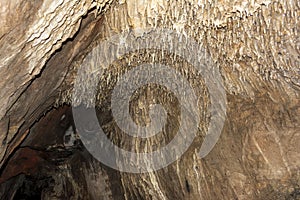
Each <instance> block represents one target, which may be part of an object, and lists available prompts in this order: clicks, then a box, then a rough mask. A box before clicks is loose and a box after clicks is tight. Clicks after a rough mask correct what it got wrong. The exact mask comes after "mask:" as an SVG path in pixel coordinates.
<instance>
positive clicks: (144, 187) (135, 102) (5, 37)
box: [0, 0, 300, 199]
mask: <svg viewBox="0 0 300 200" xmlns="http://www.w3.org/2000/svg"><path fill="white" fill-rule="evenodd" d="M0 5H1V8H2V9H1V10H2V11H1V12H0V16H1V21H0V23H1V29H0V63H1V64H0V76H1V80H0V88H1V90H0V99H1V100H0V110H1V112H0V130H1V133H0V142H1V143H0V144H1V145H0V167H1V171H0V172H1V177H0V184H1V185H0V195H2V196H1V198H2V199H9V198H11V199H13V198H14V197H15V199H18V198H21V197H22V198H31V199H32V197H37V198H40V197H42V198H43V199H55V198H56V199H62V198H67V199H70V198H71V199H298V198H300V178H299V177H300V174H299V172H300V145H299V144H298V143H299V141H300V97H299V95H300V68H299V66H300V65H299V51H300V50H299V46H300V45H299V44H300V41H299V27H300V26H299V20H298V18H299V12H300V11H299V6H300V5H299V3H298V2H297V1H283V0H280V1H272V2H271V1H256V2H255V3H254V2H253V1H241V0H239V1H238V0H237V1H222V2H216V1H206V0H203V1H141V0H136V1H134V0H128V1H100V0H99V1H80V2H78V1H63V0H62V1H39V2H35V1H31V2H25V1H24V2H23V1H5V0H2V1H0ZM145 28H151V29H158V28H165V29H169V30H174V31H176V32H178V33H180V34H181V35H183V36H184V37H183V38H182V44H180V45H182V46H183V47H184V48H187V49H189V48H190V47H189V46H188V45H187V44H188V43H187V42H186V38H192V39H193V40H195V41H196V42H197V43H198V44H200V46H201V47H202V48H203V49H204V50H205V51H206V52H208V53H209V55H210V57H211V61H212V62H213V63H214V65H215V66H216V68H217V69H218V71H219V73H220V74H221V76H222V81H223V83H224V88H225V91H226V97H227V98H226V99H227V101H226V102H227V103H226V105H227V107H226V118H225V121H224V126H223V130H222V134H221V136H220V138H219V140H218V142H217V144H216V145H215V147H214V148H213V150H212V151H211V152H210V153H209V154H208V156H206V157H205V158H203V159H199V157H198V152H199V149H200V146H201V144H202V143H203V138H204V136H205V133H206V130H207V127H208V123H209V119H210V114H209V113H207V108H208V107H209V105H210V104H211V102H210V101H209V100H210V96H209V94H208V93H209V91H208V90H209V89H207V87H206V85H205V84H206V82H205V81H204V78H203V77H201V74H200V75H199V73H196V71H195V70H193V67H195V66H191V65H190V64H189V63H187V62H186V61H184V59H183V58H180V57H176V56H174V55H173V54H168V53H167V52H163V51H162V50H160V49H156V50H153V49H146V50H140V51H136V52H130V53H129V54H126V55H124V56H123V57H120V58H119V59H118V60H116V61H114V62H113V64H112V65H111V66H102V65H101V66H100V67H102V69H104V73H103V74H102V76H101V77H100V82H99V85H97V87H98V90H99V91H98V94H97V103H96V104H97V114H98V118H99V121H100V124H101V127H102V128H103V130H104V131H105V132H106V134H107V135H108V136H109V137H110V138H111V139H112V140H114V142H115V143H116V144H119V145H123V148H125V149H126V148H127V149H131V150H132V149H135V150H147V148H149V149H153V148H157V146H159V145H164V144H166V143H168V142H169V141H170V140H171V139H172V137H174V136H175V134H176V131H177V129H178V127H179V126H180V123H179V122H178V121H179V116H180V109H179V100H178V99H177V98H176V96H175V95H174V94H172V93H171V92H169V91H168V90H167V89H166V88H164V87H159V86H157V85H150V86H149V87H143V88H140V89H139V90H138V91H137V93H136V94H135V95H133V97H132V99H131V102H130V108H129V112H130V114H131V117H132V118H133V120H134V121H135V123H136V124H138V125H145V124H147V123H149V106H151V104H153V103H161V104H162V105H163V106H164V107H165V109H166V110H167V112H168V120H167V124H166V126H165V129H164V131H162V133H161V134H160V136H157V137H154V138H151V139H149V140H148V141H147V142H144V143H143V142H141V141H139V140H131V139H130V138H128V137H127V136H126V135H125V134H124V133H122V130H120V129H119V128H118V126H117V125H116V123H115V121H114V116H112V113H111V107H110V103H111V102H110V97H111V93H112V91H113V89H114V87H115V85H116V83H117V81H118V80H119V78H120V77H122V75H124V74H126V72H128V70H130V69H133V68H134V67H136V66H138V65H139V64H140V63H153V62H160V63H163V64H166V65H169V66H171V67H172V68H173V69H175V70H177V71H179V72H180V73H181V74H183V75H184V76H185V77H186V80H188V82H189V83H190V84H191V85H192V86H193V88H196V89H195V90H196V94H197V95H198V96H200V97H201V98H200V101H199V108H196V109H197V113H198V114H199V116H200V117H201V121H200V124H199V129H198V133H197V137H196V138H195V140H194V142H193V143H192V145H191V146H190V148H189V149H188V150H187V151H186V153H185V154H183V155H182V156H181V157H180V158H179V159H178V160H177V161H175V162H173V163H172V164H170V165H169V166H168V167H166V168H163V169H160V170H158V171H155V172H149V173H145V174H130V173H124V172H118V171H116V170H113V169H110V168H109V167H107V166H104V165H103V164H101V163H100V162H98V161H97V160H96V159H95V158H93V157H92V156H91V155H90V154H89V152H88V151H87V150H86V149H85V147H84V146H83V145H82V143H81V142H80V140H79V139H78V136H77V134H76V133H74V132H73V129H76V124H74V123H73V120H72V114H71V108H70V107H68V106H67V105H70V104H71V100H72V89H73V85H74V80H75V79H76V72H77V71H78V69H80V67H81V63H82V61H83V60H84V59H85V58H86V55H90V54H89V53H90V52H91V51H92V50H93V49H94V48H95V47H97V45H99V43H101V42H103V41H104V40H105V39H107V38H111V37H112V36H113V35H115V34H120V33H122V31H124V30H126V31H128V30H136V29H145ZM135 33H136V36H137V38H139V37H141V36H143V37H147V34H148V35H149V34H151V33H150V32H148V33H147V32H146V33H144V35H139V33H138V32H135ZM155 42H157V40H156V41H155V40H154V41H153V43H155ZM172 42H174V41H168V42H166V43H172ZM102 51H103V52H105V53H104V54H103V55H102V54H101V55H100V56H103V57H104V58H107V59H108V58H109V56H111V55H112V53H114V52H112V51H111V49H109V48H105V47H104V48H103V49H102ZM189 51H190V54H191V55H193V54H194V52H193V50H189ZM97 59H98V58H97V56H91V57H90V62H96V61H97ZM196 59H197V58H196ZM202 64H205V63H202ZM206 64H207V63H206ZM209 67H210V66H209V65H208V68H209ZM86 73H87V74H89V73H92V72H91V71H90V70H89V69H88V70H86ZM212 77H213V76H212ZM89 81H91V82H93V78H91V79H86V80H84V81H83V82H82V84H85V85H89V83H90V82H89ZM78 99H79V100H78ZM78 99H77V100H78V101H79V102H82V103H86V102H88V101H89V100H90V99H85V98H84V97H80V98H78ZM66 104H67V105H66ZM54 106H55V107H59V108H58V109H54V108H53V107H54ZM70 127H71V128H70ZM72 127H73V128H72ZM124 135H125V136H124ZM150 147H151V148H150ZM149 149H148V150H149Z"/></svg>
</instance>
